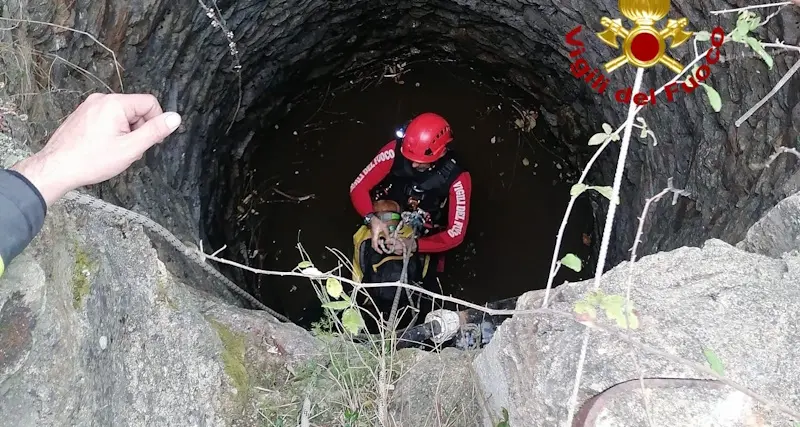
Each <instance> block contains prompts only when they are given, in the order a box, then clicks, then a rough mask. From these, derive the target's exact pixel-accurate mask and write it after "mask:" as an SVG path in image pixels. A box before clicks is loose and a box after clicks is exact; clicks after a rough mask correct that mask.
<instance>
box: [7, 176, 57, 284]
mask: <svg viewBox="0 0 800 427" xmlns="http://www.w3.org/2000/svg"><path fill="white" fill-rule="evenodd" d="M46 213H47V205H46V204H45V201H44V198H42V195H41V193H39V190H37V189H36V187H34V185H33V184H32V183H31V182H30V181H29V180H28V179H27V178H25V176H23V175H22V174H20V173H19V172H17V171H14V170H4V169H0V229H2V230H3V237H2V238H0V276H2V275H3V271H4V270H5V266H6V265H7V264H8V263H10V262H11V260H13V259H14V258H15V257H16V256H17V255H19V254H20V253H21V252H22V250H23V249H25V247H26V246H28V244H29V243H30V242H31V240H33V238H34V237H35V236H36V235H37V234H38V233H39V231H40V230H41V229H42V224H44V216H45V214H46Z"/></svg>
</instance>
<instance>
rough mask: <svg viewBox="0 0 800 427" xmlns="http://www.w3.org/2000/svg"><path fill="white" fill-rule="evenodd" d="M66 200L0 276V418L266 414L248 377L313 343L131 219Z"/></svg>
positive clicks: (207, 421)
mask: <svg viewBox="0 0 800 427" xmlns="http://www.w3.org/2000/svg"><path fill="white" fill-rule="evenodd" d="M68 208H69V207H68V206H62V205H60V204H57V205H56V206H54V207H53V208H51V210H50V212H49V213H48V216H47V219H46V223H45V227H44V229H43V230H42V232H41V233H40V235H39V236H38V237H37V238H36V239H35V240H34V242H33V243H32V244H31V245H30V246H29V247H28V248H27V249H26V250H25V251H24V252H23V253H22V254H21V255H20V256H19V257H18V258H17V259H15V260H14V261H13V262H12V263H11V264H10V265H9V266H8V268H7V270H6V273H5V275H4V276H3V277H2V278H0V394H1V395H2V397H0V425H2V426H61V425H81V426H82V425H87V426H88V425H170V426H196V425H207V426H211V425H213V426H236V425H238V426H256V425H258V426H260V425H262V424H261V423H262V420H260V416H259V415H258V414H257V412H256V410H255V409H254V405H255V407H256V408H257V407H259V402H260V399H261V396H260V394H261V393H260V392H258V391H257V390H255V388H254V387H256V386H258V385H260V384H261V378H262V376H263V375H264V374H266V373H269V372H274V373H275V374H276V375H283V374H284V373H285V372H288V370H289V369H293V366H299V365H302V364H304V363H306V362H307V360H309V359H310V358H311V357H312V356H314V355H315V354H316V353H317V351H318V349H319V348H318V342H317V341H316V340H315V339H314V338H312V337H311V336H310V335H309V334H308V333H307V332H306V331H304V330H303V329H301V328H299V327H297V326H295V325H292V324H284V323H279V322H277V321H276V320H275V319H274V318H272V317H271V316H269V315H268V314H266V313H265V312H261V311H252V310H245V309H242V308H238V307H236V306H235V305H231V301H230V299H229V297H228V296H227V294H221V295H215V294H212V293H209V292H207V291H200V290H197V289H194V288H193V287H191V286H190V285H188V284H186V283H185V282H183V281H182V280H179V279H178V278H176V277H175V276H174V275H173V274H172V273H171V272H170V271H169V270H168V268H167V266H166V265H165V264H164V263H163V262H162V261H160V260H159V258H158V256H157V255H156V251H155V250H154V249H153V248H152V246H151V242H150V240H149V238H148V237H147V235H146V234H145V233H144V232H143V231H142V229H141V228H140V227H139V226H136V225H130V224H125V223H121V222H120V221H117V220H111V221H107V220H106V218H103V217H102V216H101V215H96V214H95V213H93V212H86V211H84V210H82V209H80V208H69V209H68ZM212 280H214V279H213V278H210V277H193V278H191V281H197V282H202V281H212Z"/></svg>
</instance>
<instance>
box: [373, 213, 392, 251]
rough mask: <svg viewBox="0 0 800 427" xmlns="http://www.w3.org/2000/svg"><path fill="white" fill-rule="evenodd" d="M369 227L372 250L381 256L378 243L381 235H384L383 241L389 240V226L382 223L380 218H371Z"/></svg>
mask: <svg viewBox="0 0 800 427" xmlns="http://www.w3.org/2000/svg"><path fill="white" fill-rule="evenodd" d="M369 227H370V231H371V233H372V249H374V250H375V252H377V253H379V254H382V253H383V251H382V250H381V248H380V245H379V244H378V243H379V242H380V237H381V234H383V235H384V238H385V239H387V240H388V239H389V226H387V225H386V223H385V222H383V221H382V220H381V219H380V218H378V217H372V219H371V220H370V223H369Z"/></svg>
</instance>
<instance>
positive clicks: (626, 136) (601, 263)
mask: <svg viewBox="0 0 800 427" xmlns="http://www.w3.org/2000/svg"><path fill="white" fill-rule="evenodd" d="M643 76H644V68H638V69H637V70H636V78H635V80H634V82H633V89H632V90H633V93H638V92H639V88H640V87H641V85H642V77H643ZM635 108H636V104H635V103H634V102H633V101H631V102H630V104H628V118H627V119H626V120H625V124H624V126H625V131H624V133H623V136H622V145H621V147H620V151H619V158H618V159H617V170H616V173H615V174H614V185H613V187H612V190H611V199H610V201H609V204H608V213H607V214H606V223H605V229H604V230H603V239H602V241H601V243H600V255H599V256H598V259H597V268H596V269H595V276H594V288H595V289H599V288H600V276H601V275H602V274H603V268H604V267H605V264H606V263H605V259H606V254H607V253H608V245H609V242H610V241H611V231H612V225H613V222H614V215H615V213H616V208H617V203H616V201H617V200H619V188H620V185H621V184H622V173H623V171H624V170H625V159H626V157H627V154H628V147H629V145H630V141H631V130H632V128H633V120H634V119H635V118H636V110H635ZM588 347H589V330H588V329H587V330H586V332H585V333H584V336H583V344H582V345H581V355H580V357H579V358H578V369H577V372H576V373H575V385H574V386H573V388H572V396H571V397H570V400H569V412H568V413H567V421H566V423H565V424H564V425H565V426H566V427H569V426H571V425H572V419H573V418H574V417H575V408H576V407H577V403H578V402H577V399H578V390H580V384H581V375H583V367H584V366H585V362H586V351H587V349H588Z"/></svg>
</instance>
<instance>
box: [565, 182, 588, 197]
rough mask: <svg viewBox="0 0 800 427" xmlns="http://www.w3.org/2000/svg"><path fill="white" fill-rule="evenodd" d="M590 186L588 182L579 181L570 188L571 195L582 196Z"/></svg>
mask: <svg viewBox="0 0 800 427" xmlns="http://www.w3.org/2000/svg"><path fill="white" fill-rule="evenodd" d="M588 188H589V186H588V185H586V184H581V183H577V184H575V185H573V186H572V188H570V189H569V195H570V196H572V197H577V196H580V195H581V194H582V193H583V192H584V191H586V189H588Z"/></svg>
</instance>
